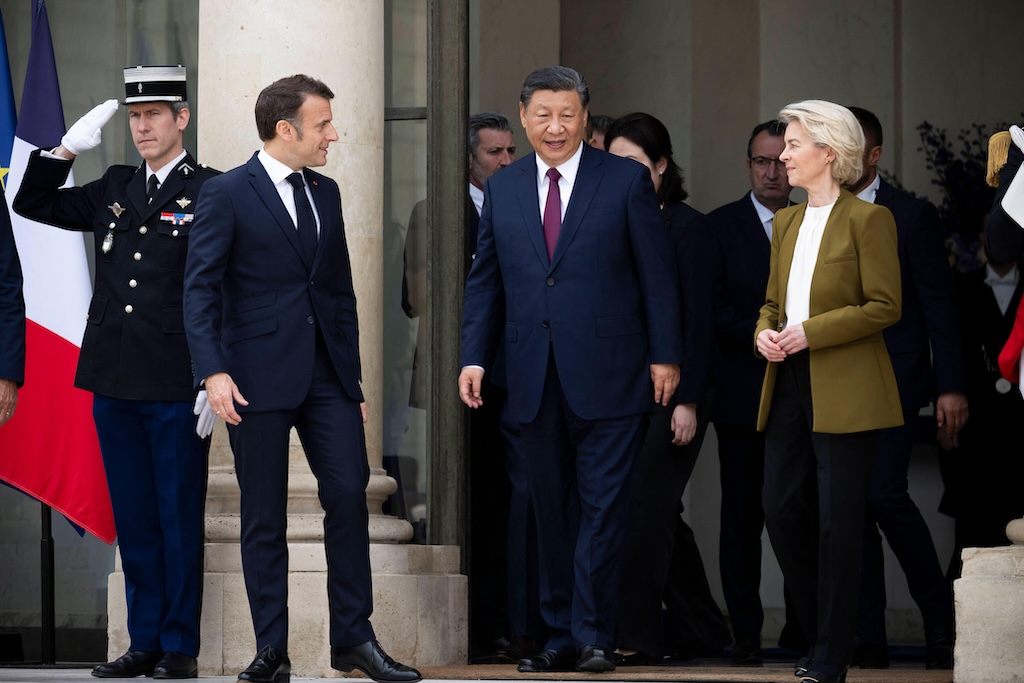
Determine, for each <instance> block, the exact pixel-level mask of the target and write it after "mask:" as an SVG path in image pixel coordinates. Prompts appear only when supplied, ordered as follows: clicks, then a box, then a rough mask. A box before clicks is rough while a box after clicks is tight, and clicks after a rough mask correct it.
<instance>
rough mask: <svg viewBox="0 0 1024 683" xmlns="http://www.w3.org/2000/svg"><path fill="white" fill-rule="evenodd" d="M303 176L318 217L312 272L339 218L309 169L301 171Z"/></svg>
mask: <svg viewBox="0 0 1024 683" xmlns="http://www.w3.org/2000/svg"><path fill="white" fill-rule="evenodd" d="M303 175H304V176H305V178H306V185H307V186H308V187H309V192H310V194H312V195H313V203H314V204H316V215H317V216H319V217H320V235H319V238H318V239H317V241H316V256H315V257H314V259H313V263H312V264H311V265H312V267H311V270H312V269H313V268H316V266H317V264H319V263H320V255H321V254H322V253H323V250H324V244H325V243H326V242H327V240H328V239H330V238H331V237H333V236H334V231H335V230H337V229H338V218H339V217H338V216H337V215H336V214H335V213H334V209H333V207H332V206H331V197H330V193H329V192H327V190H326V189H325V187H324V186H323V185H321V183H320V180H319V179H318V178H315V177H313V175H312V173H311V172H310V171H309V169H303Z"/></svg>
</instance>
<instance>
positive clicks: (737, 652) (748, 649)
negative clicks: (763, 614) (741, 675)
mask: <svg viewBox="0 0 1024 683" xmlns="http://www.w3.org/2000/svg"><path fill="white" fill-rule="evenodd" d="M730 659H731V661H732V665H733V666H761V665H762V664H764V654H763V653H762V652H761V642H760V641H759V640H756V639H752V638H740V639H738V640H737V641H736V644H735V645H733V647H732V655H731V657H730Z"/></svg>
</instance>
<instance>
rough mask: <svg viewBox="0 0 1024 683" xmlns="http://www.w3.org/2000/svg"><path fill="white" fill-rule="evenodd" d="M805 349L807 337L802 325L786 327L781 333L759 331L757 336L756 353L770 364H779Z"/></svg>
mask: <svg viewBox="0 0 1024 683" xmlns="http://www.w3.org/2000/svg"><path fill="white" fill-rule="evenodd" d="M806 348H807V335H805V334H804V326H803V324H802V323H796V324H795V325H787V326H786V328H785V329H784V330H782V331H781V332H776V331H775V330H761V332H760V333H759V334H758V335H757V352H758V353H760V354H761V355H762V356H764V357H765V358H766V359H767V360H768V361H770V362H772V363H781V362H782V361H784V360H786V356H790V355H792V354H794V353H797V352H798V351H803V350H804V349H806Z"/></svg>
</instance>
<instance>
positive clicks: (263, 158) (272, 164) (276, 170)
mask: <svg viewBox="0 0 1024 683" xmlns="http://www.w3.org/2000/svg"><path fill="white" fill-rule="evenodd" d="M256 158H257V159H259V160H260V163H261V164H263V168H264V169H265V170H266V172H267V175H268V176H270V182H272V183H274V184H275V185H279V184H280V183H282V182H285V178H287V177H288V176H290V175H291V174H292V173H295V171H293V170H292V169H291V167H290V166H285V165H284V164H282V163H281V162H280V161H278V160H277V159H275V158H274V157H272V156H270V153H269V152H268V151H267V148H266V147H264V148H263V149H261V150H260V151H259V153H258V154H257V155H256ZM299 173H302V171H299Z"/></svg>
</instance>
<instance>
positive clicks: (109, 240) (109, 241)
mask: <svg viewBox="0 0 1024 683" xmlns="http://www.w3.org/2000/svg"><path fill="white" fill-rule="evenodd" d="M113 247H114V231H113V230H107V236H106V237H104V238H103V246H101V247H100V248H101V249H102V250H103V253H104V254H109V253H110V250H111V249H112V248H113Z"/></svg>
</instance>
